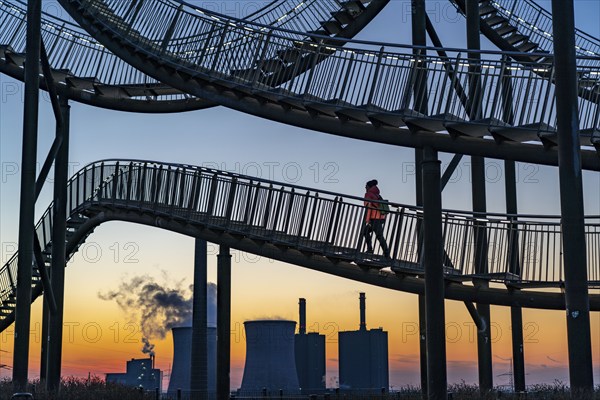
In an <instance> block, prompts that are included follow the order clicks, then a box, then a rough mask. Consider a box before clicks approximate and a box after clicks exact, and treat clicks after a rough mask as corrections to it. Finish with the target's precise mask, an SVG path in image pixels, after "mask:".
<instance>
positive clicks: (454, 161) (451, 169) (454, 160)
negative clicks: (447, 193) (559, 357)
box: [442, 154, 463, 191]
mask: <svg viewBox="0 0 600 400" xmlns="http://www.w3.org/2000/svg"><path fill="white" fill-rule="evenodd" d="M462 157H463V155H462V154H455V155H454V157H452V161H450V164H448V166H447V167H446V169H445V170H444V175H443V176H442V191H444V188H445V187H446V185H447V184H448V181H449V180H450V178H451V177H452V174H453V173H454V171H456V167H458V163H460V160H461V159H462Z"/></svg>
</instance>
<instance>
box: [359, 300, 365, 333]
mask: <svg viewBox="0 0 600 400" xmlns="http://www.w3.org/2000/svg"><path fill="white" fill-rule="evenodd" d="M359 300H360V330H361V331H365V330H367V318H366V316H365V314H366V310H365V308H366V306H365V300H366V298H365V294H364V293H360V295H359Z"/></svg>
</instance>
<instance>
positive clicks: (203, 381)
mask: <svg viewBox="0 0 600 400" xmlns="http://www.w3.org/2000/svg"><path fill="white" fill-rule="evenodd" d="M207 267H208V262H207V246H206V240H202V239H196V242H195V247H194V309H193V312H192V357H191V358H192V362H191V373H190V391H191V393H190V395H191V396H190V398H191V399H199V400H200V399H201V400H203V399H205V398H206V394H207V392H208V365H207V359H208V357H207V353H208V351H207V349H208V339H207V330H208V325H207V317H208V315H207V314H208V313H207V311H206V303H207V299H206V298H207V289H206V282H207V269H208V268H207Z"/></svg>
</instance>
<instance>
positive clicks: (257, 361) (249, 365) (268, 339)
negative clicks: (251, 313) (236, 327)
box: [240, 320, 300, 395]
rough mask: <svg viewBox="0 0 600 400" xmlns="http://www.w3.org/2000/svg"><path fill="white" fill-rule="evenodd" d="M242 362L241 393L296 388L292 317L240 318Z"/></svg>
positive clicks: (275, 391) (294, 392) (296, 377)
mask: <svg viewBox="0 0 600 400" xmlns="http://www.w3.org/2000/svg"><path fill="white" fill-rule="evenodd" d="M244 328H245V330H246V364H245V366H244V376H243V378H242V386H241V388H240V394H241V395H256V394H259V393H261V391H262V390H263V389H266V390H267V392H268V393H271V394H275V393H277V394H279V391H280V390H282V391H283V393H285V394H297V393H299V392H300V385H299V384H298V375H297V374H296V361H295V357H294V331H295V329H296V322H295V321H284V320H257V321H246V322H244Z"/></svg>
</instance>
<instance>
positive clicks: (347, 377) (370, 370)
mask: <svg viewBox="0 0 600 400" xmlns="http://www.w3.org/2000/svg"><path fill="white" fill-rule="evenodd" d="M359 299H360V327H359V330H357V331H348V332H339V334H338V339H339V340H338V359H339V374H340V375H339V379H340V389H342V390H351V391H357V392H361V394H367V393H380V392H381V389H382V388H384V390H387V388H388V386H389V366H388V334H387V332H386V331H384V330H383V329H382V328H379V329H371V330H367V323H366V318H365V294H364V293H361V294H360V296H359Z"/></svg>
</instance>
